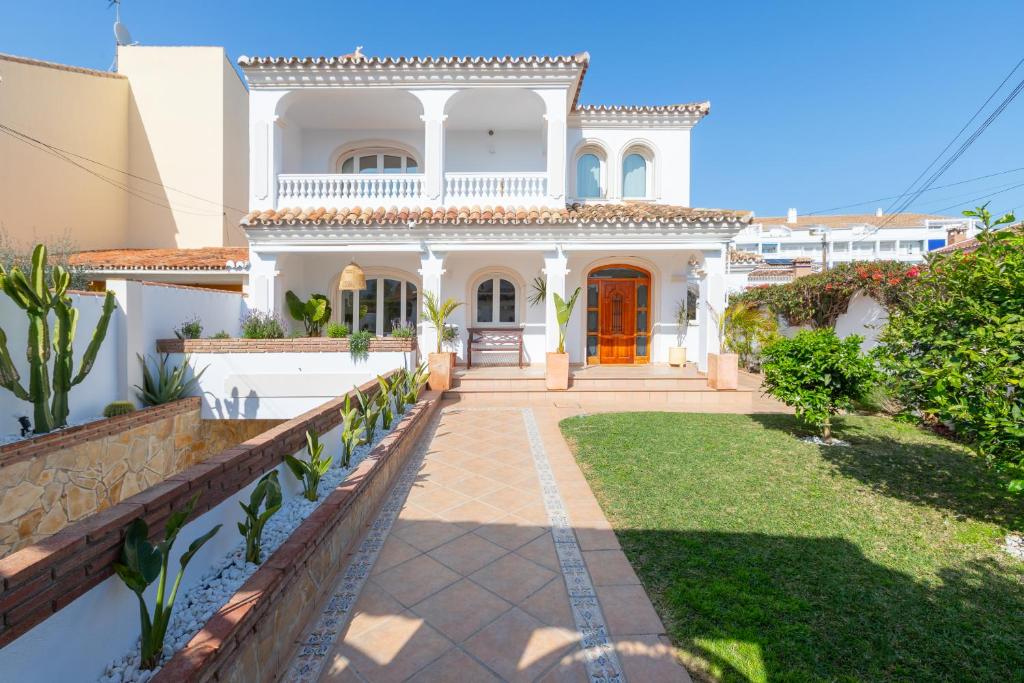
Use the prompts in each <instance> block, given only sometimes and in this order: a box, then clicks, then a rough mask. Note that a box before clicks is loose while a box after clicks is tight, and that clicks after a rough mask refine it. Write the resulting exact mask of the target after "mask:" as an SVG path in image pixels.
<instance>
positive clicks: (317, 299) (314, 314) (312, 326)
mask: <svg viewBox="0 0 1024 683" xmlns="http://www.w3.org/2000/svg"><path fill="white" fill-rule="evenodd" d="M284 300H285V303H287V304H288V313H289V314H291V316H292V318H294V319H295V320H298V321H299V322H301V323H302V325H303V326H304V327H305V328H306V336H307V337H319V336H320V331H321V330H323V328H324V325H326V324H327V321H328V320H330V319H331V302H330V300H329V299H328V298H327V296H326V295H324V294H313V295H311V296H310V297H309V299H308V300H307V301H303V300H302V299H300V298H299V297H297V296H296V295H295V292H293V291H291V290H290V289H289V290H288V291H287V292H285V293H284Z"/></svg>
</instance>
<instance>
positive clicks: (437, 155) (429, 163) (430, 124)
mask: <svg viewBox="0 0 1024 683" xmlns="http://www.w3.org/2000/svg"><path fill="white" fill-rule="evenodd" d="M455 92H456V91H455V90H413V91H412V94H413V95H415V96H416V97H417V98H419V100H420V104H422V105H423V114H422V116H420V119H421V120H422V121H423V157H424V158H423V174H424V178H423V199H424V201H426V202H427V203H430V204H443V203H444V122H445V119H447V118H448V116H447V115H446V114H445V113H444V109H445V106H446V105H447V103H448V100H449V99H450V98H451V96H452V95H454V94H455Z"/></svg>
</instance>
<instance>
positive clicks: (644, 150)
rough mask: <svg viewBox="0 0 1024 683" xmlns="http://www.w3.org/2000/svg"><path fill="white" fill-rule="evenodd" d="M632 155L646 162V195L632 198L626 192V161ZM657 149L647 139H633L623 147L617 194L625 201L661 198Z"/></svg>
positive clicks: (619, 161)
mask: <svg viewBox="0 0 1024 683" xmlns="http://www.w3.org/2000/svg"><path fill="white" fill-rule="evenodd" d="M632 155H638V156H640V158H641V159H643V161H644V166H645V169H644V185H645V188H644V193H643V195H638V196H630V195H628V194H627V193H626V191H625V185H626V182H627V179H626V169H625V165H626V161H627V159H629V157H630V156H632ZM660 158H661V157H660V155H659V154H658V150H657V148H656V147H655V146H654V143H652V142H651V141H650V140H647V139H645V138H633V139H632V140H630V141H628V142H627V143H626V144H625V145H623V146H622V149H621V151H620V152H619V158H618V164H617V168H618V173H619V177H618V179H617V183H618V187H617V192H618V193H619V195H620V196H621V197H622V198H623V199H651V200H654V199H657V198H658V197H659V196H661V192H660V186H659V178H658V176H659V173H658V160H659V159H660Z"/></svg>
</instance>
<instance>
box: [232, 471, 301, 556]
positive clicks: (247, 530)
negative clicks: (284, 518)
mask: <svg viewBox="0 0 1024 683" xmlns="http://www.w3.org/2000/svg"><path fill="white" fill-rule="evenodd" d="M315 490H316V489H314V491H315ZM283 500H284V499H283V497H282V496H281V482H279V481H278V478H277V470H271V471H270V472H269V473H267V474H266V475H264V476H263V477H262V478H261V479H260V481H259V483H258V484H256V488H254V489H253V490H252V495H250V496H249V504H248V505H246V504H245V503H243V502H241V501H239V502H238V504H239V505H241V506H242V510H243V511H244V512H245V521H244V522H239V523H238V531H239V533H241V534H242V537H243V538H244V539H245V561H246V562H252V563H253V564H259V563H260V553H261V551H262V548H263V527H265V526H266V525H267V522H268V521H270V518H271V517H273V516H274V513H276V512H277V511H278V510H280V509H281V504H282V502H283ZM260 507H262V508H263V511H262V512H260Z"/></svg>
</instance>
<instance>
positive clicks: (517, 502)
mask: <svg viewBox="0 0 1024 683" xmlns="http://www.w3.org/2000/svg"><path fill="white" fill-rule="evenodd" d="M485 481H492V480H487V479H485ZM480 498H481V499H482V500H485V501H487V502H488V503H490V504H491V505H494V506H496V507H499V508H501V509H502V510H504V511H505V512H515V511H516V510H518V509H519V508H522V507H525V506H527V505H537V504H543V499H542V498H541V496H540V491H523V490H522V489H518V488H515V487H512V486H500V487H496V488H495V489H493V490H492V491H491V492H490V493H488V494H487V495H484V496H480Z"/></svg>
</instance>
